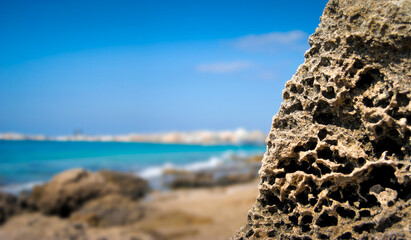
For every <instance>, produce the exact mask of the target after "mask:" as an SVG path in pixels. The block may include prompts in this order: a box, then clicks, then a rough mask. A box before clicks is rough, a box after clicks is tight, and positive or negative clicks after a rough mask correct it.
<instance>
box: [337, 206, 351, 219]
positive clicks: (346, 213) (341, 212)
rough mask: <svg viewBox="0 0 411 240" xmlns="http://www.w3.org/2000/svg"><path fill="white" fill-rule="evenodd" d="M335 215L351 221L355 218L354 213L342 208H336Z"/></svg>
mask: <svg viewBox="0 0 411 240" xmlns="http://www.w3.org/2000/svg"><path fill="white" fill-rule="evenodd" d="M337 213H338V215H340V216H341V217H343V218H351V219H353V218H354V217H355V211H353V210H351V209H347V208H344V207H338V208H337Z"/></svg>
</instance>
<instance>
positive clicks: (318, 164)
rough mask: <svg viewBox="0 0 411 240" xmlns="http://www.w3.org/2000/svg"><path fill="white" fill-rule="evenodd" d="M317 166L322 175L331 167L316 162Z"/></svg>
mask: <svg viewBox="0 0 411 240" xmlns="http://www.w3.org/2000/svg"><path fill="white" fill-rule="evenodd" d="M317 166H318V167H319V168H320V170H321V174H323V175H324V174H327V173H330V172H331V169H330V168H328V167H327V166H325V165H324V164H321V163H317Z"/></svg>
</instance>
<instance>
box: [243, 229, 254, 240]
mask: <svg viewBox="0 0 411 240" xmlns="http://www.w3.org/2000/svg"><path fill="white" fill-rule="evenodd" d="M253 234H254V231H253V229H250V231H248V232H247V234H246V235H245V236H246V237H248V238H249V237H251V236H252V235H253Z"/></svg>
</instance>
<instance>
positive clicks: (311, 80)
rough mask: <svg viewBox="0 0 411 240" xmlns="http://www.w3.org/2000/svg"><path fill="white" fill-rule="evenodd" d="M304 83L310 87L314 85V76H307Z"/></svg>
mask: <svg viewBox="0 0 411 240" xmlns="http://www.w3.org/2000/svg"><path fill="white" fill-rule="evenodd" d="M303 84H304V85H306V86H309V87H313V84H314V78H312V77H311V78H306V79H304V80H303Z"/></svg>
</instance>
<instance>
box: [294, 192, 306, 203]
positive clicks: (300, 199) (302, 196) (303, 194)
mask: <svg viewBox="0 0 411 240" xmlns="http://www.w3.org/2000/svg"><path fill="white" fill-rule="evenodd" d="M307 192H308V191H306V190H304V191H302V192H301V193H299V194H298V195H297V196H296V200H297V202H299V203H301V204H302V205H307V204H308V203H309V202H308V193H307Z"/></svg>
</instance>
